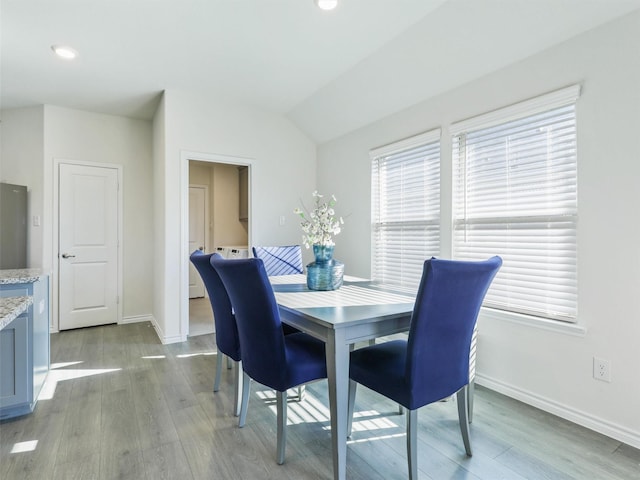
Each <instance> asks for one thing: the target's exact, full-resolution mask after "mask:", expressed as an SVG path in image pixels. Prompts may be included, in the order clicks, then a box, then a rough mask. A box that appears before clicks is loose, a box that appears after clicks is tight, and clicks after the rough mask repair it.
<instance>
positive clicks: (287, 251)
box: [252, 245, 303, 275]
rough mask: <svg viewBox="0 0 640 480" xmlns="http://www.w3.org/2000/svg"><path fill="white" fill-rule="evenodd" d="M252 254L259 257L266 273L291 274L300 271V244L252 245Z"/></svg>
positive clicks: (301, 270)
mask: <svg viewBox="0 0 640 480" xmlns="http://www.w3.org/2000/svg"><path fill="white" fill-rule="evenodd" d="M252 250H253V256H254V257H255V258H261V259H262V261H263V262H264V268H265V269H266V270H267V275H293V274H295V273H302V272H303V269H302V249H301V247H300V245H284V246H280V247H253V248H252Z"/></svg>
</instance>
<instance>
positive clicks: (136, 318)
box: [120, 314, 153, 325]
mask: <svg viewBox="0 0 640 480" xmlns="http://www.w3.org/2000/svg"><path fill="white" fill-rule="evenodd" d="M139 322H151V323H153V315H151V314H149V315H132V316H130V317H123V319H122V321H121V322H120V324H121V325H125V324H127V323H139Z"/></svg>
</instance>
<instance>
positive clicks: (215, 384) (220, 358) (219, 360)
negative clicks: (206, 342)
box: [213, 351, 224, 392]
mask: <svg viewBox="0 0 640 480" xmlns="http://www.w3.org/2000/svg"><path fill="white" fill-rule="evenodd" d="M223 359H224V354H223V353H222V352H220V351H218V354H217V355H216V379H215V380H214V381H213V391H214V392H217V391H218V390H220V377H222V361H223Z"/></svg>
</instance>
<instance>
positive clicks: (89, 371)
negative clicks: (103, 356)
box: [38, 368, 122, 400]
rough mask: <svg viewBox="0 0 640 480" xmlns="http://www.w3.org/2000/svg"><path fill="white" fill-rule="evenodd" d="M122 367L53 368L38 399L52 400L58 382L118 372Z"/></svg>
mask: <svg viewBox="0 0 640 480" xmlns="http://www.w3.org/2000/svg"><path fill="white" fill-rule="evenodd" d="M120 370H122V369H121V368H86V369H69V370H52V371H50V372H49V375H47V379H46V380H45V382H44V385H43V386H42V390H41V391H40V395H39V396H38V400H51V399H52V398H53V396H54V395H55V393H56V388H57V386H58V382H62V381H63V380H74V379H76V378H83V377H90V376H92V375H101V374H103V373H111V372H118V371H120Z"/></svg>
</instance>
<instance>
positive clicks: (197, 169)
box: [181, 156, 249, 337]
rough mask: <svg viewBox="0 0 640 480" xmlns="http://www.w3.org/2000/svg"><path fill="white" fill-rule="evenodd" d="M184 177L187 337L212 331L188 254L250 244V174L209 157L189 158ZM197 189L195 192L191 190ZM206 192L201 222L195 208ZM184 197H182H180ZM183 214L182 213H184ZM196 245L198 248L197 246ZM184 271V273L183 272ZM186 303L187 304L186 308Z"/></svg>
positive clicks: (240, 165) (227, 161) (234, 163)
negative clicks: (197, 291)
mask: <svg viewBox="0 0 640 480" xmlns="http://www.w3.org/2000/svg"><path fill="white" fill-rule="evenodd" d="M186 163H187V165H186V167H187V171H186V172H185V173H186V178H187V180H188V183H187V185H185V187H187V188H186V189H185V190H187V197H186V199H187V200H188V202H187V203H188V205H187V208H186V209H185V210H186V212H185V213H187V214H188V216H185V217H184V218H185V220H187V222H186V225H184V229H183V232H185V233H186V238H185V242H186V252H185V255H184V259H185V261H186V262H187V263H188V267H187V272H186V273H187V276H188V282H187V283H188V285H186V291H187V292H188V293H187V295H185V296H184V297H183V299H182V302H183V305H182V308H181V311H182V312H184V314H185V316H186V320H187V321H186V322H185V321H184V317H183V321H182V323H181V328H184V330H183V332H185V337H186V336H194V335H201V334H204V333H212V332H213V331H214V321H213V312H212V310H211V304H210V301H209V298H208V296H207V293H206V289H203V291H202V294H198V293H196V290H197V287H196V282H195V279H194V278H193V274H194V273H195V275H196V276H197V279H198V280H200V276H199V275H198V274H197V271H196V270H195V269H194V268H193V265H191V262H190V261H189V258H188V257H189V255H190V254H191V253H192V252H193V251H194V250H196V249H199V248H200V247H201V246H202V247H204V248H203V250H204V252H205V253H213V252H215V251H218V247H222V246H248V245H249V241H248V239H249V214H248V211H249V208H248V205H249V175H248V164H247V163H243V162H241V161H239V159H237V158H226V157H220V156H211V157H205V159H203V158H202V156H198V157H196V158H193V157H190V158H188V160H187V162H186ZM194 187H196V188H200V189H201V190H200V191H199V192H198V191H196V190H195V189H194ZM202 189H204V191H206V192H208V195H206V194H205V196H206V197H207V198H206V199H205V200H204V202H205V207H204V210H206V213H205V214H204V221H202V220H201V218H202V216H201V213H200V210H201V209H202V208H201V207H199V206H198V205H199V204H200V202H201V201H202V195H201V192H203V190H202ZM183 198H184V197H183ZM183 211H184V210H183ZM202 224H204V232H203V233H199V229H200V225H202ZM197 237H200V238H204V243H202V244H198V242H199V240H198V239H197ZM196 244H198V245H196ZM183 271H184V270H183ZM185 304H186V305H185Z"/></svg>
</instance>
